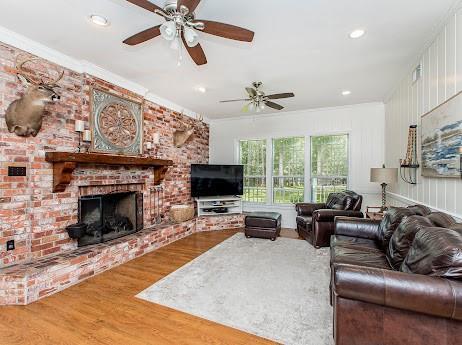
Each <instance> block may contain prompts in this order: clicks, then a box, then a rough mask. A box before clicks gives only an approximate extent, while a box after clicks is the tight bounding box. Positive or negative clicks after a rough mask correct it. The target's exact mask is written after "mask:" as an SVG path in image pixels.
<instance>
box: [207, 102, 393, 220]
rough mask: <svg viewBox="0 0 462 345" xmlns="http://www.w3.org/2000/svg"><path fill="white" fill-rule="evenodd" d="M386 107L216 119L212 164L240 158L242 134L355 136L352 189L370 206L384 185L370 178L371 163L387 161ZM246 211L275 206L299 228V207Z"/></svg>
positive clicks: (376, 201)
mask: <svg viewBox="0 0 462 345" xmlns="http://www.w3.org/2000/svg"><path fill="white" fill-rule="evenodd" d="M384 119H385V111H384V106H383V104H381V103H370V104H359V105H353V106H346V107H338V108H325V109H315V110H306V111H297V112H290V113H278V114H273V115H262V116H252V115H251V114H249V115H248V116H246V117H241V118H230V119H227V120H215V121H212V122H211V124H210V163H212V164H233V163H235V146H236V142H237V141H238V140H239V139H263V138H275V137H284V136H312V135H325V134H334V133H348V134H349V135H350V180H349V188H350V189H352V190H354V191H356V192H358V193H360V194H363V195H364V197H365V200H364V202H363V205H364V206H368V205H369V206H377V205H380V197H379V193H380V186H379V185H378V184H376V183H370V182H369V178H370V176H369V173H370V168H372V167H380V166H381V165H382V164H383V163H384V161H385V158H384V152H385V150H384V133H385V131H384V126H385V121H384ZM245 210H248V211H256V210H275V211H278V212H281V213H282V215H283V219H282V221H283V226H284V227H291V228H295V226H296V224H295V210H294V207H293V206H292V207H287V206H281V207H279V206H274V205H258V206H247V207H245Z"/></svg>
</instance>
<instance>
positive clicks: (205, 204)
mask: <svg viewBox="0 0 462 345" xmlns="http://www.w3.org/2000/svg"><path fill="white" fill-rule="evenodd" d="M196 203H197V216H198V217H201V216H221V215H228V214H241V213H242V199H241V198H240V197H238V196H232V195H231V196H212V197H201V198H196Z"/></svg>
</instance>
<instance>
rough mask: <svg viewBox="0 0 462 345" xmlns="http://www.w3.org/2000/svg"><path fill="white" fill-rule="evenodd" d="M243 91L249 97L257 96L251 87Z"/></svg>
mask: <svg viewBox="0 0 462 345" xmlns="http://www.w3.org/2000/svg"><path fill="white" fill-rule="evenodd" d="M245 90H246V91H247V93H248V94H249V96H250V97H255V96H256V95H257V91H256V90H255V89H253V88H251V87H246V88H245Z"/></svg>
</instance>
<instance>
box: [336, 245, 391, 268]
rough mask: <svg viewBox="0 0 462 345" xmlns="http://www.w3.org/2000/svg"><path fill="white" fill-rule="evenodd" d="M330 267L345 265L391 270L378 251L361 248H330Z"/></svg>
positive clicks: (383, 255) (384, 257)
mask: <svg viewBox="0 0 462 345" xmlns="http://www.w3.org/2000/svg"><path fill="white" fill-rule="evenodd" d="M330 253H331V258H330V259H331V265H334V264H345V265H356V266H362V267H374V268H383V269H387V270H389V269H391V268H390V265H389V264H388V261H387V258H386V256H385V254H384V253H383V252H382V251H380V250H370V249H369V248H361V247H356V248H353V247H344V246H335V247H333V248H331V251H330Z"/></svg>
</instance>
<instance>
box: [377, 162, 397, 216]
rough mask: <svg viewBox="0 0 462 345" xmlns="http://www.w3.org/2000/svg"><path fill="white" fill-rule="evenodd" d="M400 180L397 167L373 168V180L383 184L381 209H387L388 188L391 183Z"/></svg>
mask: <svg viewBox="0 0 462 345" xmlns="http://www.w3.org/2000/svg"><path fill="white" fill-rule="evenodd" d="M397 181H398V169H396V168H385V165H384V166H383V167H382V168H371V182H377V183H380V185H381V186H382V208H381V211H382V212H383V211H385V210H386V209H387V207H386V206H385V204H386V202H387V193H386V188H387V185H388V184H390V183H396V182H397Z"/></svg>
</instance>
